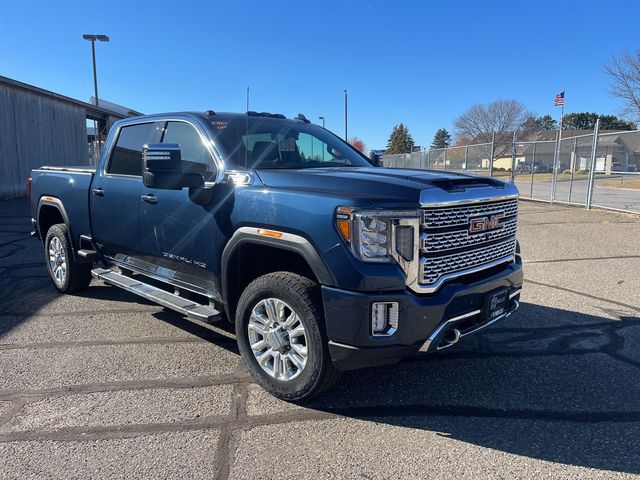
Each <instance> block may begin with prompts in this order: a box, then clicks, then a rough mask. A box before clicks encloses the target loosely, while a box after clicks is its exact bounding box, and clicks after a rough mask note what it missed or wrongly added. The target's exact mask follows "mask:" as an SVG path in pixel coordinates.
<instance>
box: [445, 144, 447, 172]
mask: <svg viewBox="0 0 640 480" xmlns="http://www.w3.org/2000/svg"><path fill="white" fill-rule="evenodd" d="M444 171H445V172H446V171H447V149H446V148H445V149H444Z"/></svg>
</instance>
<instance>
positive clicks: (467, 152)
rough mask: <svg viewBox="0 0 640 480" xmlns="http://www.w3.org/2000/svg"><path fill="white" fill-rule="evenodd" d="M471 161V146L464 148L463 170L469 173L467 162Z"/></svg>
mask: <svg viewBox="0 0 640 480" xmlns="http://www.w3.org/2000/svg"><path fill="white" fill-rule="evenodd" d="M468 160H469V145H465V146H464V167H463V170H464V171H465V172H466V171H467V161H468Z"/></svg>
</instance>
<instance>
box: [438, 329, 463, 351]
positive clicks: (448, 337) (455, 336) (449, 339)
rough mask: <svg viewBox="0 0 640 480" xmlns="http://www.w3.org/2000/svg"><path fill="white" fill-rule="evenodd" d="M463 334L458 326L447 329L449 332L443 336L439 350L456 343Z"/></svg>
mask: <svg viewBox="0 0 640 480" xmlns="http://www.w3.org/2000/svg"><path fill="white" fill-rule="evenodd" d="M461 335H462V334H461V333H460V330H458V329H457V328H451V329H449V330H447V332H446V333H445V334H444V336H443V337H442V341H441V342H440V345H439V346H438V350H442V349H443V348H448V347H451V346H453V345H455V344H456V343H458V341H459V340H460V337H461Z"/></svg>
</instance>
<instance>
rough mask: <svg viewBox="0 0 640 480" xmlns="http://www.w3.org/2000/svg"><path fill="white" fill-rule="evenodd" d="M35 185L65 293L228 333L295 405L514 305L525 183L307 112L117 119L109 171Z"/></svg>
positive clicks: (103, 163) (438, 344) (106, 160)
mask: <svg viewBox="0 0 640 480" xmlns="http://www.w3.org/2000/svg"><path fill="white" fill-rule="evenodd" d="M28 190H29V192H30V197H29V198H30V201H31V212H32V217H33V219H32V221H33V229H34V232H33V235H34V236H36V237H37V238H39V239H40V240H41V241H42V243H43V246H44V254H45V263H46V267H47V269H48V271H49V274H50V276H51V280H52V281H53V284H54V285H55V287H56V288H57V289H58V290H59V291H60V292H63V293H69V292H75V291H79V290H81V289H83V288H86V287H87V286H88V285H89V283H90V281H91V278H92V277H95V278H97V279H100V280H102V281H104V282H106V283H108V284H111V285H114V286H116V287H119V288H122V289H125V290H127V291H129V292H131V293H134V294H136V295H139V296H141V297H144V298H146V299H148V300H151V301H153V302H156V303H158V304H160V305H163V306H165V307H167V308H170V309H173V310H175V311H177V312H180V313H181V314H183V315H184V316H185V317H188V318H190V319H193V320H195V321H200V322H207V323H211V322H216V321H221V320H227V321H230V322H232V323H234V324H235V332H236V337H237V342H238V346H239V349H240V352H241V354H242V357H243V359H244V361H245V362H246V365H247V368H248V369H249V371H250V372H251V374H252V375H253V376H254V377H255V379H256V381H257V382H258V383H259V384H260V385H262V386H263V387H264V388H265V389H266V390H267V391H269V392H271V393H272V394H273V395H275V396H277V397H280V398H283V399H286V400H290V401H295V400H305V399H308V398H311V397H312V396H314V395H316V394H318V393H319V392H321V391H323V390H324V389H326V388H328V387H329V386H330V385H331V384H332V383H333V382H334V381H335V380H336V379H337V377H338V375H339V372H340V371H342V370H349V369H356V368H361V367H366V366H371V365H381V364H389V363H393V362H396V361H398V360H399V359H401V358H403V357H406V356H410V355H415V354H417V353H419V352H435V351H437V350H440V349H444V348H447V347H449V346H451V345H453V344H455V343H456V342H458V340H460V339H461V338H462V337H464V336H465V335H468V334H470V333H472V332H475V331H477V330H480V329H482V328H484V327H486V326H488V325H491V324H493V323H495V322H496V321H498V320H501V319H503V318H505V317H507V316H509V315H510V314H511V313H513V312H514V311H515V310H516V309H517V308H518V300H519V295H520V289H521V286H522V279H523V277H522V261H521V259H520V251H519V246H518V241H517V239H516V225H517V212H518V192H517V189H516V188H515V187H514V186H513V185H512V184H510V183H503V182H500V181H498V180H495V179H492V178H484V177H474V176H468V175H460V174H455V173H448V172H435V171H424V170H402V169H387V168H381V167H379V166H376V165H372V163H371V162H370V161H369V160H368V159H367V158H366V157H364V156H363V155H361V154H360V153H359V152H358V151H356V150H355V149H354V148H352V147H351V146H350V145H348V144H347V143H345V142H343V141H342V140H341V139H339V138H338V137H337V136H335V135H334V134H332V133H331V132H329V131H328V130H325V129H324V128H321V127H319V126H317V125H313V124H311V123H309V121H308V120H307V119H306V118H305V117H304V116H303V115H298V117H296V118H293V119H288V118H285V117H284V116H283V115H280V114H270V113H257V112H247V113H241V114H231V113H217V112H213V111H207V112H203V113H197V112H189V113H173V114H161V115H149V116H141V117H136V118H129V119H125V120H121V121H119V122H117V123H116V124H114V125H113V127H112V129H111V131H110V133H109V137H108V139H107V141H106V144H105V148H104V151H103V153H102V157H101V159H100V162H99V164H98V166H97V167H96V168H87V167H42V168H39V169H37V170H33V171H32V173H31V178H30V179H29V180H28Z"/></svg>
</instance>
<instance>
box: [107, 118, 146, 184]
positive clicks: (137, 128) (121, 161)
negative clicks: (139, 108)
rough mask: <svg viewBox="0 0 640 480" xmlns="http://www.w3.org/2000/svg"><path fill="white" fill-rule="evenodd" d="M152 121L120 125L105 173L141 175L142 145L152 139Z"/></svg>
mask: <svg viewBox="0 0 640 480" xmlns="http://www.w3.org/2000/svg"><path fill="white" fill-rule="evenodd" d="M154 134H155V124H154V123H141V124H139V125H130V126H128V127H122V128H121V129H120V134H119V135H118V140H117V141H116V146H115V148H114V149H113V152H112V153H111V159H110V160H109V164H108V165H107V173H110V174H115V175H135V176H138V177H141V176H142V146H143V145H144V144H145V143H150V142H152V141H153V136H154Z"/></svg>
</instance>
